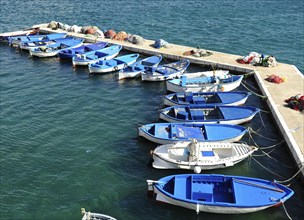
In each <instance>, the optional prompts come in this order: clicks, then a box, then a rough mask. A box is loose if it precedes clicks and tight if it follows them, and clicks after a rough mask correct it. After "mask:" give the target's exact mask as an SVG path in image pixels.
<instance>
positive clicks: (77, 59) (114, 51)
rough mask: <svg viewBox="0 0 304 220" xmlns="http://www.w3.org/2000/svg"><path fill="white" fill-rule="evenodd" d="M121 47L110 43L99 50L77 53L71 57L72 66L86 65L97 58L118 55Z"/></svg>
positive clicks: (105, 58)
mask: <svg viewBox="0 0 304 220" xmlns="http://www.w3.org/2000/svg"><path fill="white" fill-rule="evenodd" d="M121 49H122V46H121V45H112V46H109V47H106V48H103V49H100V50H95V51H90V52H87V53H84V54H78V55H76V56H74V57H73V58H72V61H73V66H87V65H89V64H90V63H96V62H97V61H99V60H110V59H113V58H114V57H116V56H117V55H118V53H119V52H120V51H121Z"/></svg>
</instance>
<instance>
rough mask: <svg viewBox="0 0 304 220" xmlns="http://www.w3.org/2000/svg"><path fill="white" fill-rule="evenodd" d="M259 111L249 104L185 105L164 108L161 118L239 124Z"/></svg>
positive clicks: (178, 121) (172, 120)
mask: <svg viewBox="0 0 304 220" xmlns="http://www.w3.org/2000/svg"><path fill="white" fill-rule="evenodd" d="M187 109H188V110H187ZM189 109H190V110H189ZM208 111H209V113H208ZM259 111H260V110H259V109H258V108H255V107H249V106H216V105H209V106H208V105H185V106H171V107H168V108H165V109H162V110H160V112H159V118H160V119H162V120H164V121H167V122H170V123H181V122H183V123H185V122H190V123H207V124H208V123H211V124H231V125H238V124H244V123H246V122H249V121H251V120H252V119H253V117H254V116H255V115H256V114H257V113H258V112H259ZM212 112H213V113H212Z"/></svg>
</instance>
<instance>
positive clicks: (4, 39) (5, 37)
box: [0, 28, 39, 43]
mask: <svg viewBox="0 0 304 220" xmlns="http://www.w3.org/2000/svg"><path fill="white" fill-rule="evenodd" d="M37 34H39V29H36V28H34V29H32V28H30V29H26V30H21V31H13V32H8V33H2V34H0V42H1V43H9V39H10V38H12V37H21V36H23V37H24V36H33V35H37Z"/></svg>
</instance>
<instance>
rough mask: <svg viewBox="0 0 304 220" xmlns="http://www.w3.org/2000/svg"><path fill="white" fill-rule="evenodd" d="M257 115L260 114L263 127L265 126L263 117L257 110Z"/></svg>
mask: <svg viewBox="0 0 304 220" xmlns="http://www.w3.org/2000/svg"><path fill="white" fill-rule="evenodd" d="M259 115H260V119H261V122H262V125H263V127H264V128H266V126H265V123H264V121H263V118H262V115H261V112H259Z"/></svg>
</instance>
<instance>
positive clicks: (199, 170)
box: [194, 166, 202, 173]
mask: <svg viewBox="0 0 304 220" xmlns="http://www.w3.org/2000/svg"><path fill="white" fill-rule="evenodd" d="M201 171H202V169H201V167H199V166H195V167H194V173H201Z"/></svg>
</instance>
